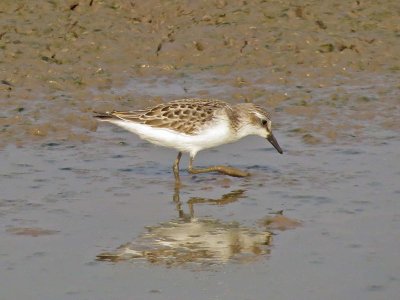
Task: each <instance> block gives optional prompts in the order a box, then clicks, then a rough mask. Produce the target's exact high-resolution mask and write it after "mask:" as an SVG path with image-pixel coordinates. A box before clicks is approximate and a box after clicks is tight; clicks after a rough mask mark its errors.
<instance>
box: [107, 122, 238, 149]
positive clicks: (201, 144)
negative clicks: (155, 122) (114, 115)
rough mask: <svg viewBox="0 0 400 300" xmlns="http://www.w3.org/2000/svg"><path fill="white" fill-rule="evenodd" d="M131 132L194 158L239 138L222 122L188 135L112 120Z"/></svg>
mask: <svg viewBox="0 0 400 300" xmlns="http://www.w3.org/2000/svg"><path fill="white" fill-rule="evenodd" d="M110 122H111V123H113V124H115V125H118V126H120V127H122V128H124V129H126V130H128V131H130V132H133V133H136V134H137V135H139V136H140V137H141V138H142V139H144V140H146V141H149V142H150V143H153V144H156V145H159V146H164V147H168V148H175V149H177V150H178V151H182V152H189V153H190V155H191V156H192V157H194V156H195V155H196V153H197V152H199V151H200V150H203V149H208V148H213V147H216V146H220V145H222V144H226V143H230V142H234V141H236V140H237V139H238V138H237V137H236V136H235V135H234V134H233V133H232V131H231V130H230V128H229V126H227V124H226V122H223V121H221V122H220V123H219V124H215V125H214V126H212V127H209V128H208V129H206V130H203V131H202V132H201V133H200V134H197V135H188V134H184V133H179V132H176V131H174V130H170V129H164V128H154V127H150V126H148V125H143V124H137V123H132V122H127V121H123V120H110Z"/></svg>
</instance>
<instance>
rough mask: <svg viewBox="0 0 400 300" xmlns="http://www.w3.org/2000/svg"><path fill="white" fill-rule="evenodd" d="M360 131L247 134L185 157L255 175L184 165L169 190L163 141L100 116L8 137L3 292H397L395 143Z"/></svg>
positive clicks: (385, 134) (276, 295)
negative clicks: (352, 138)
mask: <svg viewBox="0 0 400 300" xmlns="http://www.w3.org/2000/svg"><path fill="white" fill-rule="evenodd" d="M276 114H278V113H276ZM279 118H280V119H281V120H282V124H285V123H286V122H289V121H290V120H288V119H287V118H290V117H287V116H285V115H280V116H279ZM280 127H281V128H282V127H284V126H283V125H281V126H280ZM371 128H372V129H371V131H370V133H369V134H370V136H369V139H367V140H366V141H365V142H354V143H346V144H340V145H335V144H331V145H327V144H323V143H313V144H306V143H304V141H303V140H302V139H299V138H298V137H296V136H289V135H288V134H286V133H285V131H284V130H282V131H281V132H279V131H278V130H277V131H276V132H275V134H276V136H277V138H278V140H279V142H280V144H281V145H282V148H284V150H285V153H284V155H279V154H278V153H276V151H275V150H274V149H272V147H271V146H270V145H269V144H268V143H267V141H265V140H263V139H261V138H257V137H248V138H246V139H244V140H242V141H240V142H238V143H235V144H232V145H226V146H222V147H219V148H218V149H215V150H209V151H204V152H201V153H200V154H199V156H198V157H197V159H196V164H197V165H210V164H214V163H218V164H231V165H234V166H236V167H240V168H243V169H248V170H250V171H251V172H252V173H253V176H251V177H249V178H245V179H237V178H227V177H225V176H220V175H214V174H204V175H198V176H190V175H188V174H187V173H186V172H185V171H183V172H182V181H183V186H182V187H181V188H180V189H179V190H175V188H174V184H173V174H172V170H171V164H172V161H173V159H174V158H175V156H176V153H175V152H174V151H173V150H169V149H162V148H158V147H155V146H152V145H149V144H147V143H145V142H143V141H141V140H139V139H138V138H137V137H136V136H134V135H132V134H129V133H126V132H124V131H121V130H119V129H117V128H114V127H112V126H100V127H99V129H98V130H97V132H96V133H94V134H93V135H94V137H95V139H94V140H93V141H92V142H90V143H86V144H72V143H70V142H66V143H47V142H46V143H43V144H33V145H29V146H24V147H20V148H16V147H14V146H8V147H7V148H5V149H4V150H2V152H1V160H0V179H1V180H0V185H1V186H0V189H1V202H0V213H1V219H2V224H3V226H2V227H3V230H2V231H0V236H1V240H2V243H1V250H0V255H1V260H0V268H1V270H2V271H1V281H0V289H1V298H2V299H11V298H13V299H23V298H29V299H76V298H79V299H110V298H113V297H118V298H128V299H177V298H183V297H190V298H191V299H219V298H221V299H228V298H229V299H261V298H265V297H266V296H268V297H270V298H272V299H322V298H324V299H340V298H362V299H377V298H381V299H383V298H384V299H396V298H397V296H398V291H399V288H398V287H399V279H400V263H399V260H398V249H400V239H399V237H400V236H399V232H400V202H399V196H400V187H399V184H398V182H399V178H400V165H399V164H400V163H399V162H400V157H399V156H400V153H399V151H398V149H400V142H399V139H398V137H397V136H396V135H394V134H393V132H392V131H387V130H385V129H383V128H380V127H371ZM186 164H187V157H184V158H183V159H182V162H181V168H182V169H183V168H185V166H186ZM281 214H283V215H281ZM121 246H122V247H121ZM127 249H128V251H125V252H124V250H127ZM123 252H124V254H122V255H121V253H123ZM105 253H106V254H109V255H111V256H108V257H107V256H104V254H105ZM127 253H128V254H127ZM99 255H100V256H99ZM113 255H114V256H113ZM110 258H111V259H110ZM112 258H117V259H112ZM21 287H23V288H21Z"/></svg>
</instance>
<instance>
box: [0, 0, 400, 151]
mask: <svg viewBox="0 0 400 300" xmlns="http://www.w3.org/2000/svg"><path fill="white" fill-rule="evenodd" d="M399 7H400V4H399V2H398V1H384V2H377V1H347V2H345V1H342V2H339V3H337V2H334V1H324V2H322V3H320V2H319V1H298V2H296V1H204V2H203V1H168V2H162V4H160V3H159V2H158V1H145V2H143V3H142V2H141V1H97V0H94V1H59V2H58V1H7V0H5V1H2V2H1V4H0V28H1V31H0V49H1V51H0V80H1V83H0V93H1V94H0V97H1V102H2V110H1V114H0V140H1V142H0V144H1V145H2V146H5V145H7V144H10V143H17V144H18V145H21V144H24V143H26V142H29V141H32V140H39V141H40V140H43V139H48V140H54V139H57V140H77V141H88V140H89V139H90V137H91V134H90V131H92V130H95V129H96V126H97V124H96V122H95V121H94V120H93V119H92V117H91V111H92V110H93V109H97V110H99V109H100V110H101V109H109V108H115V107H118V108H125V109H129V108H136V107H142V106H146V105H149V104H152V103H153V102H159V101H166V100H170V99H171V98H172V96H173V97H175V98H176V97H178V98H183V97H189V96H191V97H193V96H196V97H220V98H222V99H225V100H227V101H230V102H240V101H254V102H258V103H260V104H264V105H266V106H269V107H270V109H278V110H283V112H284V113H288V114H291V115H293V116H294V118H295V117H298V116H302V117H304V119H305V122H302V123H301V124H299V126H297V127H293V128H288V127H287V126H286V127H285V128H286V129H287V130H292V132H295V133H296V130H297V135H299V136H300V137H302V138H304V140H305V141H306V142H311V143H315V142H320V141H321V138H322V137H326V138H327V139H325V142H332V141H333V142H337V141H336V139H337V137H338V136H339V137H341V138H343V135H344V134H342V132H344V131H346V132H348V131H350V132H348V133H349V134H351V135H353V136H360V135H361V133H362V131H363V129H364V127H365V125H363V124H361V123H360V122H354V119H357V120H359V119H363V120H368V121H371V120H373V121H377V122H379V123H380V125H382V126H386V127H388V128H391V129H395V130H398V129H399V123H398V122H395V120H394V118H393V115H392V114H393V109H394V108H395V107H396V106H397V105H398V97H397V95H398V93H399V84H398V82H399V70H400V61H399V56H398V53H400V42H399V32H400V23H399V22H398V17H399V9H400V8H399ZM160 78H164V79H165V82H163V84H164V85H168V84H171V83H176V82H179V80H180V82H179V85H180V90H179V91H177V92H175V93H174V94H173V95H169V94H168V92H167V91H164V93H159V94H157V95H155V94H154V92H151V90H150V89H149V88H148V85H151V84H152V83H153V84H154V82H155V81H156V80H157V79H158V80H159V79H160ZM185 79H187V80H190V79H192V80H194V81H198V83H199V85H200V86H202V88H199V89H198V90H195V91H193V90H188V89H187V87H185ZM132 80H134V82H132ZM143 83H146V85H145V86H143ZM186 85H187V84H186ZM218 86H221V89H220V90H218V89H217V88H216V87H218ZM224 86H226V87H229V89H228V90H227V89H226V88H223V87H224ZM349 86H353V87H354V86H357V87H359V89H358V90H362V89H364V92H358V93H356V94H354V92H353V91H352V90H351V88H349ZM210 87H214V89H213V90H212V91H211V89H210ZM371 87H372V88H373V89H374V91H373V93H370V90H368V89H371ZM124 91H125V92H124ZM343 107H344V108H345V109H346V111H347V110H349V111H348V114H347V112H346V114H347V115H346V117H345V118H341V117H342V114H341V112H342V111H343ZM352 107H357V110H356V111H353V112H352V111H351V110H352V109H351V108H352ZM377 114H378V115H377ZM326 116H330V117H331V118H330V119H329V118H328V119H326ZM310 118H312V119H313V121H312V122H309V121H307V119H310ZM339 123H340V124H339ZM355 123H356V124H355ZM321 128H326V129H321ZM328 128H330V129H328ZM319 131H322V132H319ZM312 132H314V133H312ZM319 135H322V137H321V136H319Z"/></svg>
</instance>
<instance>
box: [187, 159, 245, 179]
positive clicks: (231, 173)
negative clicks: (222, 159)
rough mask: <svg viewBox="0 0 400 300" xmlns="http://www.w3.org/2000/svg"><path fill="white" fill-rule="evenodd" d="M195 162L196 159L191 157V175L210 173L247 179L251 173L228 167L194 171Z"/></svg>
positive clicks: (213, 167)
mask: <svg viewBox="0 0 400 300" xmlns="http://www.w3.org/2000/svg"><path fill="white" fill-rule="evenodd" d="M193 160H194V157H193V156H190V159H189V173H190V174H200V173H208V172H218V173H221V174H225V175H229V176H233V177H246V176H250V173H248V172H245V171H242V170H239V169H235V168H232V167H228V166H212V167H208V168H199V169H193Z"/></svg>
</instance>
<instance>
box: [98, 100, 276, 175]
mask: <svg viewBox="0 0 400 300" xmlns="http://www.w3.org/2000/svg"><path fill="white" fill-rule="evenodd" d="M95 117H96V118H97V119H98V120H100V121H107V122H110V123H112V124H115V125H118V126H120V127H122V128H124V129H126V130H128V131H130V132H133V133H135V134H137V135H138V136H139V137H140V138H142V139H144V140H146V141H148V142H150V143H153V144H156V145H159V146H164V147H169V148H174V149H177V150H178V151H179V152H178V156H177V157H176V159H175V162H174V164H173V172H174V176H175V181H176V182H177V183H179V182H180V177H179V161H180V159H181V157H182V153H183V152H187V153H189V157H190V158H189V168H188V171H189V173H190V174H199V173H207V172H219V173H222V174H226V175H230V176H235V177H245V176H249V175H250V173H248V172H245V171H241V170H239V169H236V168H233V167H229V166H220V165H217V166H211V167H207V168H194V167H193V160H194V158H195V156H196V154H197V153H198V152H199V151H201V150H204V149H208V148H213V147H217V146H220V145H223V144H227V143H232V142H235V141H237V140H239V139H241V138H243V137H245V136H248V135H258V136H261V137H262V138H266V139H267V140H268V141H269V142H270V143H271V144H272V146H274V147H275V149H276V150H277V151H278V152H279V153H281V154H282V153H283V151H282V149H281V147H280V146H279V144H278V142H277V140H276V139H275V137H274V135H273V134H272V128H271V118H270V114H269V113H268V112H267V111H265V110H264V109H263V108H262V107H261V106H259V105H256V104H253V103H240V104H236V105H230V104H228V103H226V102H224V101H221V100H216V99H181V100H174V101H171V102H168V103H163V104H159V105H156V106H153V107H149V108H145V109H141V110H132V111H112V112H105V113H97V114H96V115H95Z"/></svg>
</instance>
